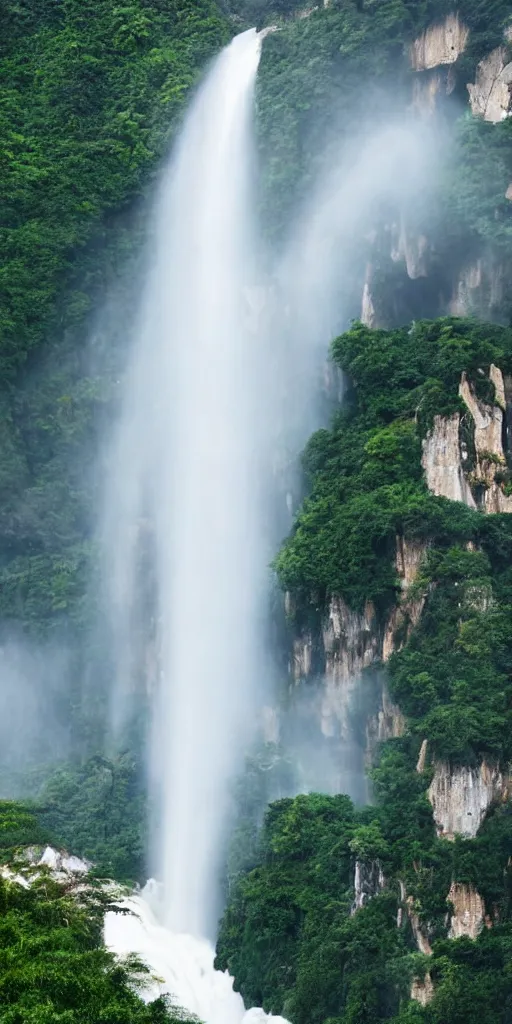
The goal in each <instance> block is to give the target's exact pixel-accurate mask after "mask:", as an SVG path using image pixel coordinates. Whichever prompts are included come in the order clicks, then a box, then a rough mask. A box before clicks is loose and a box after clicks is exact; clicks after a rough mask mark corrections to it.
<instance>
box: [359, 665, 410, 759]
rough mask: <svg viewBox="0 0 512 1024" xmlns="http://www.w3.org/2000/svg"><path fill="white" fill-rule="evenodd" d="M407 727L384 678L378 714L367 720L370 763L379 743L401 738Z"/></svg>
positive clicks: (367, 743)
mask: <svg viewBox="0 0 512 1024" xmlns="http://www.w3.org/2000/svg"><path fill="white" fill-rule="evenodd" d="M405 729H406V722H405V718H404V716H403V714H402V712H401V711H400V708H399V707H398V705H397V704H394V703H393V701H392V700H391V699H390V696H389V692H388V688H387V686H386V682H385V680H384V681H383V684H382V688H381V696H380V707H379V709H378V711H377V712H376V714H374V715H370V716H369V718H367V720H366V749H367V752H368V763H369V764H370V765H371V764H372V763H373V753H374V751H375V749H376V747H377V744H378V743H384V742H385V741H386V740H393V739H399V737H400V736H403V735H404V733H405Z"/></svg>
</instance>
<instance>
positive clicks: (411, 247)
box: [391, 218, 429, 281]
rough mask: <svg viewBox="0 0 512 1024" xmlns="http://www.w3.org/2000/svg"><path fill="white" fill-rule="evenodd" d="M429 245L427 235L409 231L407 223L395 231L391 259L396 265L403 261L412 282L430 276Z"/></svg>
mask: <svg viewBox="0 0 512 1024" xmlns="http://www.w3.org/2000/svg"><path fill="white" fill-rule="evenodd" d="M428 255H429V243H428V239H427V237H426V236H425V235H422V234H420V235H418V234H416V233H413V232H411V231H409V230H408V229H407V225H406V224H405V221H404V220H403V218H402V220H401V222H400V225H399V226H398V227H397V228H396V229H395V232H394V238H393V241H392V247H391V259H392V260H393V262H394V263H399V262H400V261H403V262H404V263H405V266H406V268H407V275H408V277H409V278H410V279H411V281H416V280H417V279H418V278H419V277H427V274H428V265H427V263H428Z"/></svg>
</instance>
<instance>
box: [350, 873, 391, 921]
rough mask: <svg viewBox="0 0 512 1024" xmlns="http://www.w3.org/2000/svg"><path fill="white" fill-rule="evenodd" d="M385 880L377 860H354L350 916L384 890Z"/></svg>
mask: <svg viewBox="0 0 512 1024" xmlns="http://www.w3.org/2000/svg"><path fill="white" fill-rule="evenodd" d="M385 886H386V880H385V878H384V875H383V873H382V868H381V865H380V863H379V861H378V860H372V861H362V860H356V864H355V870H354V902H353V904H352V909H351V914H355V912H356V910H360V909H361V907H364V906H365V905H366V903H368V901H369V900H371V899H372V898H373V896H378V894H379V893H380V892H382V890H383V889H384V888H385Z"/></svg>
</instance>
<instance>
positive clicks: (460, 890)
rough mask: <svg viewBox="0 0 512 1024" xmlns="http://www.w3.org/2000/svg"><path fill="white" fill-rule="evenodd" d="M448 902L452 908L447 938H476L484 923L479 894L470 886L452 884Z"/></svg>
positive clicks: (483, 912) (482, 905)
mask: <svg viewBox="0 0 512 1024" xmlns="http://www.w3.org/2000/svg"><path fill="white" fill-rule="evenodd" d="M448 902H449V903H451V904H452V906H453V912H452V914H451V916H450V931H449V933H448V938H450V939H461V938H462V937H463V936H466V937H467V938H468V939H476V938H478V936H479V934H480V932H481V931H482V928H483V926H484V921H485V906H484V901H483V899H482V897H481V896H480V894H479V893H478V892H477V891H476V889H473V888H472V886H470V885H461V883H460V882H452V885H451V888H450V892H449V893H448Z"/></svg>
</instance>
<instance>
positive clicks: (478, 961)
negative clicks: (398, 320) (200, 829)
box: [218, 319, 512, 1024]
mask: <svg viewBox="0 0 512 1024" xmlns="http://www.w3.org/2000/svg"><path fill="white" fill-rule="evenodd" d="M333 355H334V358H335V360H336V361H337V362H338V364H339V365H340V366H341V368H342V369H343V370H344V371H345V373H346V374H347V375H348V377H349V381H348V391H347V393H346V398H345V408H344V411H343V414H342V415H338V416H337V417H336V419H335V422H334V424H333V427H332V429H331V430H330V431H328V430H323V431H320V432H318V433H317V434H316V435H314V436H313V438H312V439H311V441H310V443H309V445H308V448H307V451H306V455H305V468H306V472H307V475H308V478H309V482H310V494H309V497H308V498H307V499H306V501H305V502H304V505H303V508H302V509H301V510H300V511H299V514H298V517H297V521H296V525H295V529H294V531H293V533H292V535H291V537H290V539H289V540H288V541H287V542H286V543H285V546H284V548H283V550H282V552H281V554H280V556H279V557H278V559H277V570H278V574H279V575H280V578H281V582H282V584H283V586H285V587H289V588H290V589H291V591H292V595H293V598H294V601H293V602H292V604H294V606H295V608H296V622H295V625H294V628H295V629H297V628H298V629H300V627H301V625H302V624H303V623H304V622H308V623H309V624H311V619H312V618H313V619H314V618H315V616H316V618H317V621H318V620H319V619H321V616H322V613H323V612H324V610H325V608H326V604H327V603H328V601H329V598H330V596H331V595H332V594H336V593H339V594H341V595H342V596H343V597H344V598H345V600H346V601H348V603H349V604H352V605H353V606H355V607H361V606H362V605H363V603H364V602H365V601H366V600H373V601H374V602H375V603H376V605H377V607H378V608H379V609H380V611H381V614H382V615H383V616H384V614H385V613H386V611H387V609H388V608H389V605H390V603H391V602H393V601H394V600H396V595H397V593H398V591H399V580H398V579H397V575H396V568H395V565H394V558H395V550H396V536H397V535H398V536H405V537H406V538H408V539H411V538H420V539H422V540H424V541H426V542H428V547H427V550H426V554H425V558H424V561H423V563H422V565H421V567H420V571H419V575H418V577H417V580H416V583H415V584H414V588H413V591H410V592H409V596H411V597H412V598H414V597H416V598H419V597H422V598H423V599H424V601H425V604H424V608H423V612H422V615H421V618H420V621H419V624H418V625H417V626H416V627H415V628H414V629H412V631H411V632H410V635H409V636H408V637H407V636H405V635H402V637H401V641H402V643H403V646H402V648H401V649H400V650H399V651H398V653H395V654H394V655H393V656H392V658H391V660H390V662H389V663H388V665H387V669H388V678H389V687H390V690H391V695H392V697H393V698H394V699H395V700H396V701H397V702H398V703H399V705H400V708H401V710H402V711H403V712H404V713H405V715H406V721H407V732H406V735H405V736H404V737H403V738H402V739H395V740H390V741H388V742H387V743H384V744H383V745H382V747H381V749H380V752H379V755H378V760H377V764H376V766H375V767H374V769H373V771H372V778H373V794H374V800H375V805H374V806H373V807H365V808H361V809H354V808H353V807H351V805H350V803H349V802H348V801H347V800H346V798H344V797H335V798H327V797H319V796H316V795H314V794H313V795H310V796H303V797H298V798H297V799H296V800H295V801H281V802H279V803H277V804H274V805H273V806H272V807H271V808H270V811H269V813H268V814H267V818H266V821H265V825H264V828H263V830H262V833H261V835H260V837H259V840H258V842H257V844H256V847H255V851H254V853H253V859H252V864H251V865H250V868H252V870H245V871H243V872H242V874H241V876H240V878H239V880H238V882H237V884H236V886H235V890H234V892H233V893H232V895H231V900H230V903H229V906H228V909H227V911H226V914H225V917H224V920H223V923H222V928H221V933H220V940H219V947H218V963H219V965H220V966H229V969H230V970H231V972H232V973H233V974H234V976H235V979H236V983H237V985H239V986H240V989H241V991H242V993H243V994H244V995H246V996H247V997H248V998H250V999H253V998H256V995H257V998H258V1000H262V1001H263V1003H264V1005H265V1006H266V1007H267V1009H272V1011H273V1012H282V1013H283V1014H284V1015H285V1016H288V1019H290V1020H291V1021H292V1022H293V1024H335V1022H336V1024H339V1022H341V1021H343V1022H346V1021H347V1020H349V1021H351V1022H353V1024H362V1022H372V1024H378V1022H380V1021H385V1020H393V1021H395V1024H413V1022H416V1024H420V1022H421V1024H457V1022H459V1021H465V1022H471V1024H478V1022H479V1021H480V1020H484V1021H486V1022H488V1024H496V1022H500V1024H501V1022H503V1024H505V1022H506V1021H508V1018H509V1015H510V1006H511V1005H512V977H511V975H510V971H509V968H508V967H507V964H509V958H510V950H511V948H512V945H511V944H512V866H511V862H510V849H511V848H512V808H511V807H510V805H508V804H507V805H503V806H498V807H494V808H492V809H491V811H490V813H489V814H488V815H487V818H486V820H485V821H484V823H483V825H482V826H481V828H480V829H479V832H478V834H477V836H476V838H475V839H466V838H462V837H456V839H455V841H453V842H450V841H448V840H446V839H443V838H439V837H438V836H437V834H436V830H435V827H434V822H433V817H432V810H431V806H430V803H429V801H428V799H427V793H426V790H427V787H428V783H429V781H430V778H431V772H432V769H431V768H429V767H428V765H427V767H426V768H425V769H424V770H423V772H421V773H420V772H418V770H417V767H416V765H417V761H418V755H419V752H420V745H421V741H422V740H423V739H425V738H426V739H427V740H428V749H429V752H430V754H431V755H432V757H433V758H435V757H440V758H443V759H445V760H447V761H448V762H449V763H451V764H454V763H455V762H459V763H463V764H466V765H467V764H473V763H478V762H479V761H480V760H481V758H482V756H486V757H487V759H488V760H489V761H490V762H491V763H492V762H494V763H501V764H502V765H503V766H504V767H505V768H506V767H507V765H508V763H509V761H510V759H511V757H512V746H511V742H510V736H511V730H512V627H511V622H512V615H511V611H512V589H511V587H512V577H511V572H510V565H511V558H512V517H511V516H509V515H493V516H486V515H484V514H483V513H481V512H477V511H472V510H470V509H469V508H467V507H466V506H464V505H463V504H462V503H457V502H449V501H448V500H446V499H441V498H435V497H434V496H433V495H431V494H429V492H428V491H427V488H426V485H425V483H424V482H423V479H422V471H421V441H422V438H423V437H424V436H425V434H426V432H427V431H428V429H429V427H430V426H431V424H432V419H433V417H434V415H436V414H444V415H449V414H451V413H452V412H454V411H456V410H458V409H459V408H460V410H461V412H462V411H463V407H462V406H461V405H459V399H458V397H457V396H458V384H459V381H460V375H461V372H462V371H465V372H466V373H467V374H468V376H469V378H470V379H472V380H473V381H474V384H475V386H476V387H477V388H480V389H482V388H485V389H486V390H485V393H484V394H482V397H484V398H486V399H487V400H492V398H493V397H494V395H493V394H492V393H491V392H492V387H491V388H490V390H489V382H488V378H487V377H485V379H484V377H483V376H482V375H481V374H480V373H479V370H480V369H483V370H485V371H488V368H489V364H490V363H491V362H495V363H496V364H497V365H499V366H500V367H502V368H503V370H504V371H506V372H508V373H510V370H511V365H512V364H511V357H512V332H511V331H510V330H509V329H507V328H502V327H495V326H491V325H485V324H484V325H481V324H477V323H475V322H472V321H462V320H451V319H448V320H446V319H445V320H441V321H436V322H420V323H416V324H413V326H412V327H411V328H403V329H399V330H396V331H388V332H386V331H371V330H369V329H367V328H364V327H362V326H361V325H358V324H355V325H354V326H353V328H352V330H351V331H349V332H347V333H346V334H345V335H343V336H342V337H341V338H338V339H337V340H336V341H335V342H334V345H333ZM464 436H465V439H466V442H467V444H468V447H469V449H470V448H471V429H470V424H468V423H466V424H465V435H464ZM365 685H366V682H365V679H364V678H363V680H362V681H361V683H360V686H361V687H362V688H363V689H364V687H365ZM356 858H357V859H358V860H359V862H360V865H361V869H362V871H363V873H365V872H366V874H367V876H368V877H370V878H372V877H373V883H372V885H373V891H372V890H371V886H370V895H371V896H372V898H371V899H370V901H369V902H368V903H367V905H365V906H364V907H363V908H362V909H359V910H358V911H357V912H356V913H355V914H354V915H353V916H350V913H349V910H350V906H351V903H352V899H353V886H354V873H355V860H356ZM379 869H380V871H381V872H382V874H383V876H384V879H385V886H384V889H383V890H382V891H380V885H376V883H375V877H376V876H377V877H378V874H379ZM454 881H455V882H458V883H460V884H463V885H468V886H471V887H473V888H474V889H476V890H477V891H478V892H479V893H480V895H481V896H482V898H483V900H484V903H485V910H486V913H487V915H488V917H487V923H488V925H489V929H488V928H485V927H484V928H483V930H482V932H481V934H480V935H479V937H478V939H477V940H476V941H470V940H469V939H466V938H464V939H459V940H451V939H450V940H449V939H448V926H449V913H450V904H449V892H450V887H451V884H452V882H454ZM411 912H413V913H414V914H415V915H417V926H418V925H419V927H421V929H422V933H423V935H424V937H425V938H426V939H427V940H428V941H429V942H430V944H431V946H432V949H433V953H432V956H431V957H428V958H427V957H424V956H423V955H421V954H419V953H418V946H417V941H416V939H415V936H414V931H413V929H412V926H411V917H410V915H411ZM397 922H398V923H397ZM272 951H273V952H274V954H275V955H272ZM426 971H428V972H429V975H430V978H431V980H432V982H433V984H434V995H433V998H432V1000H431V1002H430V1003H429V1005H428V1006H426V1007H423V1006H421V1005H419V1004H418V1003H417V1002H415V1001H411V1000H410V999H409V994H410V986H411V981H412V978H413V977H416V978H422V977H423V976H424V974H425V972H426Z"/></svg>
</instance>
